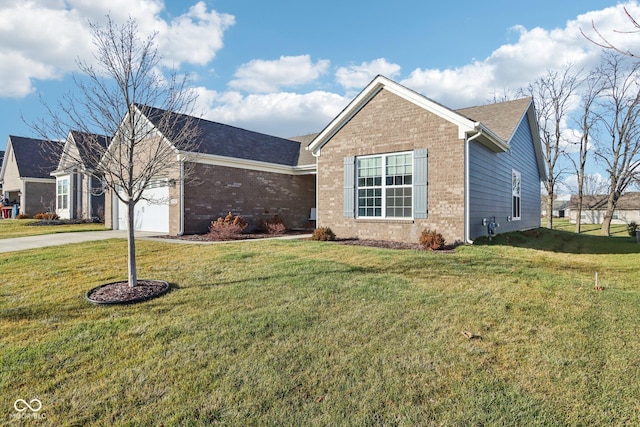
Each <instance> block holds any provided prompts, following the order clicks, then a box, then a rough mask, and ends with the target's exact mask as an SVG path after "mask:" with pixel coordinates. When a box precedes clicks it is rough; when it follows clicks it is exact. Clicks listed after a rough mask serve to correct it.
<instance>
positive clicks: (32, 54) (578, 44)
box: [0, 0, 640, 150]
mask: <svg viewBox="0 0 640 427" xmlns="http://www.w3.org/2000/svg"><path fill="white" fill-rule="evenodd" d="M525 5H526V6H525ZM622 6H626V7H627V8H628V9H629V10H630V12H632V13H633V12H636V13H635V16H636V17H638V16H640V6H638V4H637V2H635V1H632V2H620V3H618V2H614V1H597V0H593V1H578V0H571V1H558V0H555V1H547V0H538V1H535V2H529V3H518V2H514V1H513V0H510V1H485V2H478V1H466V0H465V1H448V2H431V1H424V0H396V1H395V2H369V3H368V4H367V3H363V2H349V1H344V0H343V1H336V0H323V1H322V2H305V1H300V0H296V1H292V0H285V1H272V2H265V1H258V0H217V1H200V2H197V1H191V0H180V1H178V0H166V1H161V0H138V1H135V0H5V1H1V2H0V150H3V149H4V147H5V145H6V139H7V136H8V135H10V134H11V135H21V136H33V137H36V136H37V135H35V134H34V132H33V131H32V130H31V129H30V128H29V126H27V125H26V124H24V123H23V119H22V117H24V119H25V120H26V121H28V122H33V121H36V120H38V119H39V118H43V117H46V116H45V112H44V109H43V108H42V106H41V105H40V101H39V98H40V97H41V98H42V99H44V100H45V101H46V102H47V103H48V104H50V105H54V104H55V103H56V101H57V100H58V99H59V98H60V97H61V96H62V94H64V93H65V92H68V91H71V90H73V89H74V86H73V84H72V80H71V78H70V76H71V73H72V72H73V71H75V69H76V67H75V59H76V58H78V57H81V58H85V59H90V58H91V43H90V35H89V32H88V29H87V21H88V20H91V21H94V22H96V21H98V22H99V21H101V20H103V19H104V16H105V14H107V13H109V14H110V15H111V16H112V18H114V19H115V20H124V19H126V18H127V16H132V17H134V18H136V19H137V20H138V24H139V26H140V29H141V31H142V32H151V31H154V30H155V31H158V38H157V41H158V47H159V48H160V50H161V53H162V55H163V56H164V58H165V59H166V61H167V63H171V64H174V65H178V67H179V70H180V72H188V73H189V74H190V75H191V77H192V80H193V86H194V90H196V91H197V92H198V94H199V98H198V106H197V109H196V111H198V112H199V113H201V114H202V116H203V117H204V118H207V119H209V120H214V121H218V122H222V123H227V124H231V125H235V126H239V127H244V128H247V129H251V130H256V131H260V132H265V133H269V134H273V135H277V136H283V137H290V136H297V135H301V134H305V133H311V132H317V131H320V130H321V129H322V128H323V127H324V126H325V125H326V124H327V123H328V122H329V121H330V120H331V119H332V118H333V117H334V116H335V115H336V114H337V113H339V112H340V111H341V110H342V108H344V106H345V105H346V104H347V103H348V102H349V101H350V100H351V99H352V98H353V96H355V95H356V94H357V93H358V92H359V91H360V90H361V89H362V88H363V87H364V86H366V84H367V83H368V82H369V81H370V80H371V79H372V78H373V77H374V76H375V75H377V74H384V75H386V76H387V77H389V78H392V79H393V80H396V81H398V82H400V83H402V84H404V85H406V86H408V87H409V88H411V89H414V90H416V91H418V92H420V93H422V94H424V95H426V96H428V97H430V98H432V99H434V100H436V101H438V102H441V103H443V104H444V105H446V106H449V107H451V108H460V107H466V106H472V105H480V104H484V103H486V102H487V101H488V100H489V99H491V98H492V97H493V96H494V95H497V96H502V95H503V94H505V93H508V94H513V93H515V90H517V89H518V88H519V87H522V86H525V85H526V84H527V83H528V82H530V81H532V80H533V79H535V77H536V76H538V75H541V74H542V73H544V72H545V71H546V70H547V69H550V68H555V67H560V66H562V65H563V64H564V63H566V62H567V61H572V62H574V63H576V64H577V65H578V66H580V67H583V66H584V67H588V66H589V65H590V64H593V63H595V62H596V61H597V57H598V54H599V48H597V47H596V46H594V45H593V44H591V43H589V42H588V41H586V40H585V39H584V38H583V37H582V36H581V35H580V31H579V30H580V28H582V29H583V30H586V31H589V30H590V26H591V21H592V20H593V21H595V22H596V23H597V25H598V28H599V29H601V30H602V31H603V33H605V34H607V35H610V36H611V37H612V38H613V39H614V40H620V42H621V43H627V44H629V46H630V47H633V46H634V45H637V46H640V43H638V38H637V37H635V36H634V37H635V38H634V37H631V36H627V37H625V38H624V39H623V38H618V37H620V35H619V34H616V33H615V32H613V30H615V29H624V28H628V26H629V25H628V21H626V20H625V18H624V15H623V12H622Z"/></svg>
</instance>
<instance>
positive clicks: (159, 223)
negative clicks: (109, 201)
mask: <svg viewBox="0 0 640 427" xmlns="http://www.w3.org/2000/svg"><path fill="white" fill-rule="evenodd" d="M115 199H116V200H114V203H113V204H114V206H117V209H114V211H115V212H114V213H115V215H114V216H115V218H114V221H113V224H114V225H117V228H116V229H118V230H126V229H127V228H128V227H127V205H126V204H125V203H123V202H122V201H120V199H118V198H115ZM134 224H135V230H136V231H152V232H156V233H169V184H168V182H167V180H161V181H158V182H156V183H153V184H152V185H150V187H149V188H148V189H146V190H145V191H144V193H143V196H142V199H141V200H140V201H139V202H138V203H137V204H136V207H135V212H134Z"/></svg>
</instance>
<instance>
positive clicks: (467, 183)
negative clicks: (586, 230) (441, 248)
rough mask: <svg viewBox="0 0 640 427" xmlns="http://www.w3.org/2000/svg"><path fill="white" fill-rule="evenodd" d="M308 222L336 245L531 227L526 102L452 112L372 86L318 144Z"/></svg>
mask: <svg viewBox="0 0 640 427" xmlns="http://www.w3.org/2000/svg"><path fill="white" fill-rule="evenodd" d="M308 149H309V150H310V151H312V153H313V154H314V155H315V156H317V168H318V172H317V200H318V201H317V221H318V226H319V227H323V226H328V227H331V229H332V230H333V231H334V232H335V234H336V235H337V236H338V237H357V238H362V239H383V240H397V241H408V242H417V241H418V239H419V236H420V234H421V232H422V231H423V230H424V229H431V230H435V231H437V232H439V233H441V234H442V235H443V236H444V237H445V239H446V241H447V242H449V243H454V242H458V243H460V242H471V241H472V240H473V239H475V238H477V237H479V236H486V235H487V223H488V222H490V221H491V219H492V218H494V217H495V221H496V222H497V223H499V224H500V227H499V228H498V229H497V231H498V232H507V231H514V230H525V229H532V228H536V227H539V226H540V182H541V180H543V179H544V178H545V177H546V170H545V166H544V161H543V157H542V150H541V145H540V140H539V133H538V128H537V124H536V118H535V110H534V106H533V102H532V100H531V99H529V98H525V99H519V100H515V101H509V102H501V103H496V104H490V105H485V106H482V107H472V108H465V109H462V110H457V111H454V110H451V109H449V108H447V107H444V106H442V105H440V104H438V103H436V102H434V101H432V100H430V99H428V98H426V97H424V96H422V95H420V94H418V93H416V92H414V91H412V90H410V89H407V88H406V87H404V86H402V85H400V84H398V83H396V82H393V81H391V80H389V79H387V78H385V77H382V76H378V77H376V78H375V79H374V80H373V81H372V82H371V83H370V84H369V85H368V86H367V87H366V88H365V89H364V90H363V91H362V92H361V93H360V94H359V95H357V96H356V97H355V98H354V99H353V100H352V101H351V103H350V104H349V105H348V106H347V107H346V108H345V109H344V110H343V111H342V112H341V113H340V114H339V115H338V116H337V117H336V118H335V119H334V120H333V121H331V123H329V125H328V126H327V127H326V128H325V129H324V130H323V131H322V132H320V133H319V134H318V136H317V137H316V138H315V139H314V140H313V141H312V142H311V144H310V145H309V147H308Z"/></svg>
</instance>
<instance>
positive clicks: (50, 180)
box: [19, 178, 56, 184]
mask: <svg viewBox="0 0 640 427" xmlns="http://www.w3.org/2000/svg"><path fill="white" fill-rule="evenodd" d="M19 179H20V181H22V182H36V183H44V184H51V183H55V182H56V179H55V178H19Z"/></svg>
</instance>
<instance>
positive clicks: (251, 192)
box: [170, 164, 315, 234]
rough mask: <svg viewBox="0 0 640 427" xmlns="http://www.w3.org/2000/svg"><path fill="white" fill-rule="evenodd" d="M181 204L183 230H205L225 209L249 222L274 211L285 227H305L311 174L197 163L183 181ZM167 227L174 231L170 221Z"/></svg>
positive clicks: (312, 203) (312, 199)
mask: <svg viewBox="0 0 640 427" xmlns="http://www.w3.org/2000/svg"><path fill="white" fill-rule="evenodd" d="M184 205H185V207H184V210H185V230H184V231H185V233H186V234H193V233H203V232H206V231H207V230H208V227H209V225H210V223H211V221H212V220H214V219H216V218H218V217H224V216H225V215H226V214H227V213H229V212H233V214H234V215H241V216H242V217H243V218H244V219H245V220H247V221H248V222H250V223H255V221H257V220H258V219H259V218H261V217H262V218H268V217H271V216H273V215H275V214H278V215H279V216H280V217H281V218H282V219H283V220H284V223H285V225H286V226H287V227H289V228H301V227H307V226H308V225H309V222H308V218H309V213H310V211H311V208H312V207H315V176H314V175H298V176H294V175H286V174H279V173H273V172H261V171H252V170H247V169H238V168H231V167H224V166H214V165H203V164H197V165H195V166H194V168H193V169H192V171H191V175H190V180H189V182H188V183H187V184H186V185H185V195H184ZM172 209H173V207H172ZM171 217H172V218H174V217H175V215H174V212H173V211H172V212H171ZM170 231H171V233H172V234H174V233H175V232H177V231H176V230H175V229H174V224H173V222H172V223H171V230H170Z"/></svg>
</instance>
